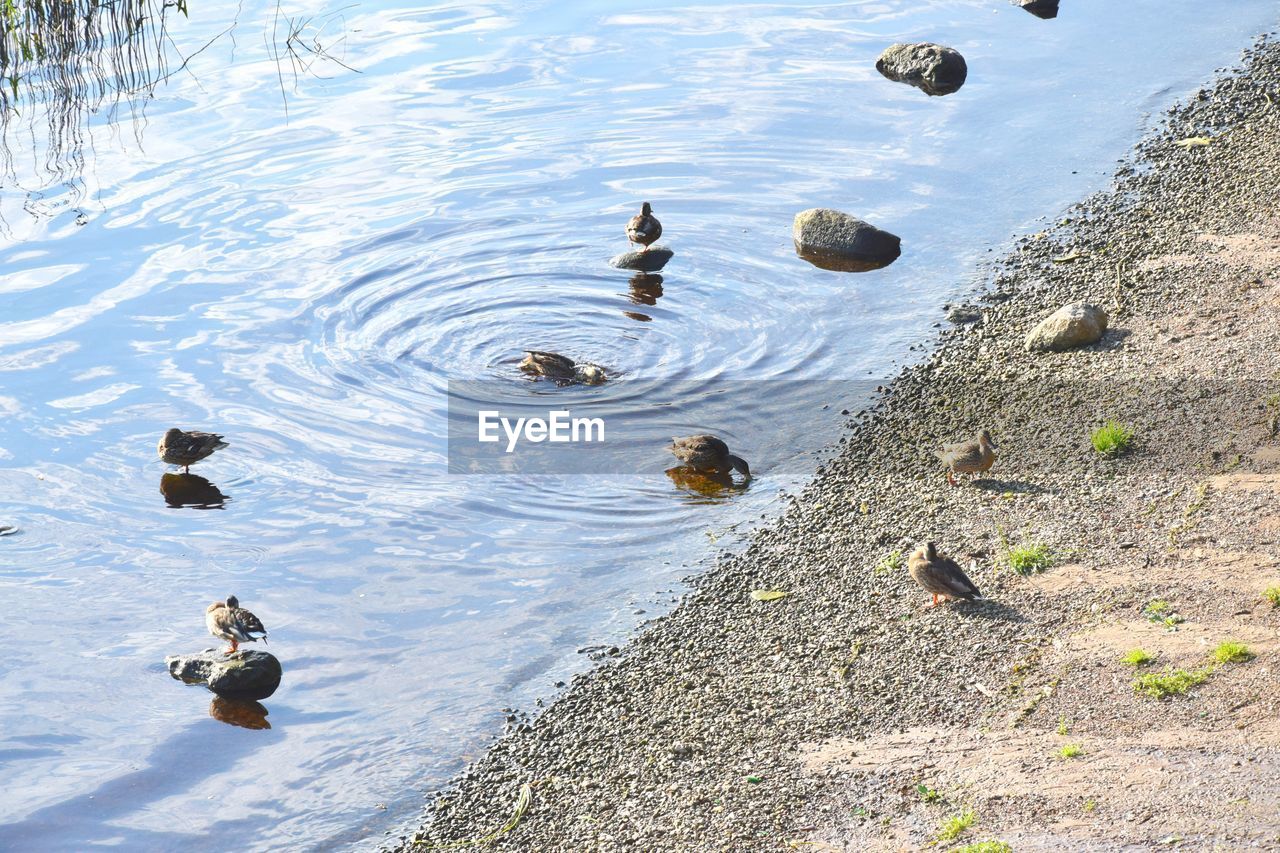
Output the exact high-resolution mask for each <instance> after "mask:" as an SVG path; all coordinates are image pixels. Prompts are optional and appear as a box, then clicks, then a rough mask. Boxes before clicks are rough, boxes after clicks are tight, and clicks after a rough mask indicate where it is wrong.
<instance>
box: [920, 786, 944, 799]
mask: <svg viewBox="0 0 1280 853" xmlns="http://www.w3.org/2000/svg"><path fill="white" fill-rule="evenodd" d="M916 793H917V794H919V795H920V799H921V800H923V801H924V802H926V803H936V802H938V801H939V800H941V799H942V795H941V794H939V793H938V792H937V791H935V790H934V789H933V788H930V787H929V786H928V785H926V784H925V783H923V782H921V783H920V784H918V785H916Z"/></svg>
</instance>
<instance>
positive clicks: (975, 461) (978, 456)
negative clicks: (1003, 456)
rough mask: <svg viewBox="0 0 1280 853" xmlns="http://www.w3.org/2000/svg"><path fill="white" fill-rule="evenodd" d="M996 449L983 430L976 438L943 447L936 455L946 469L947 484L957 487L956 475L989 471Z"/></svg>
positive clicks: (997, 446) (988, 435)
mask: <svg viewBox="0 0 1280 853" xmlns="http://www.w3.org/2000/svg"><path fill="white" fill-rule="evenodd" d="M998 449H999V445H997V444H996V443H995V442H994V441H993V440H992V439H991V433H989V432H987V431H986V430H985V429H984V430H982V431H981V432H979V433H978V435H977V437H976V438H971V439H969V440H968V441H960V442H957V443H955V444H946V445H943V447H942V449H941V450H939V451H936V455H937V457H938V458H939V459H941V460H942V464H943V466H944V467H946V469H947V482H948V483H950V484H951V485H953V486H957V485H959V483H957V482H956V478H955V475H956V474H985V473H986V472H987V471H989V470H991V466H992V465H994V464H995V461H996V454H995V451H996V450H998Z"/></svg>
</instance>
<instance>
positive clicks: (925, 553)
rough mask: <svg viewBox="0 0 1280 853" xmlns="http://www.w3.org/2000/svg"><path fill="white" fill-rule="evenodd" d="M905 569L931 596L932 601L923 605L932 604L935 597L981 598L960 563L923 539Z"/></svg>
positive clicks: (935, 599)
mask: <svg viewBox="0 0 1280 853" xmlns="http://www.w3.org/2000/svg"><path fill="white" fill-rule="evenodd" d="M907 571H909V572H910V573H911V579H912V580H913V581H915V582H916V583H917V584H919V585H920V588H921V589H923V590H924V591H925V592H927V593H930V594H931V595H933V603H932V604H926V605H925V606H926V607H936V606H937V605H938V598H939V597H941V598H942V600H943V601H949V600H953V599H961V598H962V599H965V600H972V599H975V598H981V597H982V593H981V592H980V591H979V590H978V587H977V586H975V585H974V583H973V581H971V580H969V576H968V575H966V574H965V573H964V570H962V569H961V568H960V564H959V563H957V562H956V561H955V560H953V559H951V558H950V557H948V556H947V555H946V554H943V553H942V552H941V551H939V550H938V546H937V545H935V544H934V543H933V542H926V543H925V544H923V545H921V546H920V547H919V548H917V549H916V551H915V553H913V554H912V555H911V558H910V559H909V560H908V561H907Z"/></svg>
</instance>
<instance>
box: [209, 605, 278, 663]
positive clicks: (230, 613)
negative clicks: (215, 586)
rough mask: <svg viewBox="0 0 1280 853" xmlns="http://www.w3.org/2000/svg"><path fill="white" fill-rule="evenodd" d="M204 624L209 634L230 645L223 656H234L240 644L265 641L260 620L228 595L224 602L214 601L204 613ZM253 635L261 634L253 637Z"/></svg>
mask: <svg viewBox="0 0 1280 853" xmlns="http://www.w3.org/2000/svg"><path fill="white" fill-rule="evenodd" d="M204 624H205V627H207V628H208V629H209V633H210V634H212V635H213V636H215V637H217V638H218V639H220V640H226V641H227V642H228V643H230V644H231V647H230V648H228V649H227V650H226V651H225V652H223V654H228V655H229V654H234V653H235V651H236V649H237V648H238V647H239V645H240V644H241V643H256V642H257V641H258V640H262V642H264V643H265V642H266V641H267V629H266V628H264V627H263V625H262V620H261V619H259V618H258V617H257V616H254V615H253V614H252V613H250V612H249V611H248V610H245V609H244V608H243V607H241V606H240V600H239V599H238V598H236V597H235V596H234V595H228V596H227V600H226V601H215V602H214V603H213V604H210V605H209V606H208V607H207V608H206V609H205V611H204ZM254 634H261V635H262V636H260V637H255V636H254Z"/></svg>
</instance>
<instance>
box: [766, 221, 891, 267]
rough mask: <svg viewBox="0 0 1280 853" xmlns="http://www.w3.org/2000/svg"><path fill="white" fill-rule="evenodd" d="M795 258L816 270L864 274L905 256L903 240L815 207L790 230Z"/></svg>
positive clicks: (868, 225)
mask: <svg viewBox="0 0 1280 853" xmlns="http://www.w3.org/2000/svg"><path fill="white" fill-rule="evenodd" d="M791 237H792V239H793V240H795V244H796V254H797V255H799V256H800V257H802V258H804V259H805V260H806V261H808V262H809V263H811V264H813V265H814V266H815V267H821V268H822V269H824V270H835V271H837V272H865V271H867V270H875V269H880V268H881V267H886V266H888V265H889V264H891V263H893V262H894V261H895V260H897V259H898V256H899V255H901V254H902V240H900V239H899V238H898V237H897V236H895V235H893V234H890V233H889V232H888V231H882V230H880V229H879V228H877V227H875V226H874V225H870V224H868V223H866V222H863V221H862V220H861V219H858V218H857V217H856V216H850V215H849V214H847V213H841V212H840V211H838V210H829V209H827V208H822V207H815V208H812V209H810V210H802V211H801V212H799V213H797V214H796V218H795V222H794V223H793V224H792V226H791Z"/></svg>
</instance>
